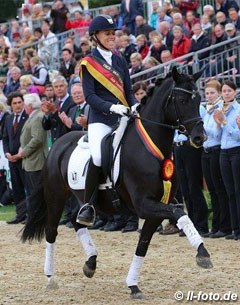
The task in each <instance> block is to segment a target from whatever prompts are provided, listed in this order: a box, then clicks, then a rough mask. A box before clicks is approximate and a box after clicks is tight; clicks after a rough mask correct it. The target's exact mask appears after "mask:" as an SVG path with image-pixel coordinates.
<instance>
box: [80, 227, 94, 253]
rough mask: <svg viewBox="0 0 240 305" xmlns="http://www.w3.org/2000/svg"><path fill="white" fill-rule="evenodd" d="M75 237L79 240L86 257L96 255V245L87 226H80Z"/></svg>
mask: <svg viewBox="0 0 240 305" xmlns="http://www.w3.org/2000/svg"><path fill="white" fill-rule="evenodd" d="M77 239H78V240H79V241H80V242H81V244H82V247H83V250H84V252H85V253H86V255H87V258H88V259H89V257H91V256H93V255H97V249H96V246H95V244H94V242H93V240H92V237H91V236H90V234H89V231H88V229H87V228H82V229H79V230H78V231H77Z"/></svg>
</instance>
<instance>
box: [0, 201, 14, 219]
mask: <svg viewBox="0 0 240 305" xmlns="http://www.w3.org/2000/svg"><path fill="white" fill-rule="evenodd" d="M15 211H16V210H15V205H12V204H11V205H6V206H4V207H0V221H8V220H11V219H12V218H14V217H15V215H16V212H15Z"/></svg>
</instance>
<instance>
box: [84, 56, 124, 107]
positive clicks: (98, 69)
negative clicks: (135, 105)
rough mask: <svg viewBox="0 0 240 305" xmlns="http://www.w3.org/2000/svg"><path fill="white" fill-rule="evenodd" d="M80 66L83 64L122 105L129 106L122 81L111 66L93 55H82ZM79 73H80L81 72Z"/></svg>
mask: <svg viewBox="0 0 240 305" xmlns="http://www.w3.org/2000/svg"><path fill="white" fill-rule="evenodd" d="M81 66H85V67H86V68H87V70H88V72H89V73H90V74H91V75H92V77H93V78H95V79H96V80H97V81H98V82H99V83H101V84H102V85H103V86H104V87H105V88H106V89H107V90H108V91H110V92H111V93H112V94H113V95H114V96H116V97H117V98H118V99H119V101H120V102H121V103H122V104H123V105H124V106H126V107H129V105H128V102H127V100H126V97H125V93H124V88H123V81H122V79H121V77H120V75H119V73H118V72H117V71H116V70H114V69H113V67H111V66H110V65H108V64H107V63H106V62H105V61H103V60H101V59H100V58H97V57H96V56H93V55H91V56H86V57H84V58H83V59H82V60H81V62H80V67H81ZM80 71H81V69H80ZM80 73H81V74H82V72H80ZM81 76H82V75H81ZM81 78H82V77H81Z"/></svg>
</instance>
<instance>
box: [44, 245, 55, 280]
mask: <svg viewBox="0 0 240 305" xmlns="http://www.w3.org/2000/svg"><path fill="white" fill-rule="evenodd" d="M54 250H55V243H52V244H50V243H48V242H47V241H46V252H45V264H44V273H45V274H46V275H51V276H53V275H54Z"/></svg>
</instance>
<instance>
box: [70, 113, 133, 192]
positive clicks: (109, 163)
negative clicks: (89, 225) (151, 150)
mask: <svg viewBox="0 0 240 305" xmlns="http://www.w3.org/2000/svg"><path fill="white" fill-rule="evenodd" d="M128 120H129V118H127V117H122V118H121V120H120V123H119V126H117V127H116V128H115V129H114V130H113V131H112V132H111V133H109V134H107V135H106V136H105V137H104V138H103V140H102V143H101V154H102V155H101V156H102V172H103V177H104V182H103V183H101V184H100V185H99V189H100V190H105V189H110V188H112V187H113V185H115V184H116V182H117V180H118V177H119V173H120V152H121V140H122V138H123V135H124V133H125V130H126V127H127V124H128ZM90 157H91V156H90V150H89V144H88V137H87V135H85V136H83V137H82V138H81V139H80V140H79V141H78V143H77V146H76V148H75V149H74V151H73V152H72V154H71V156H70V158H69V163H68V184H69V186H70V188H72V189H74V190H83V189H84V188H85V179H86V175H87V168H88V163H89V160H90Z"/></svg>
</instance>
